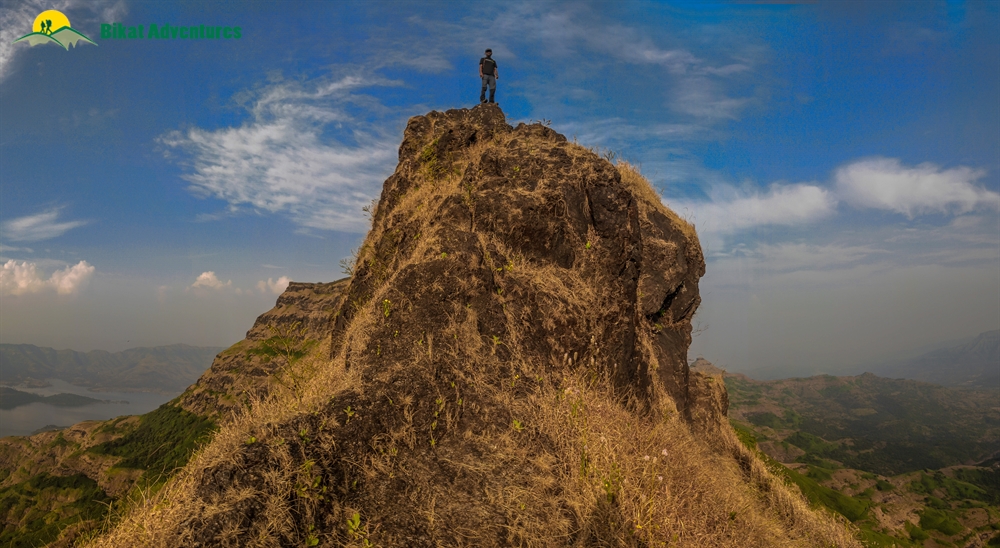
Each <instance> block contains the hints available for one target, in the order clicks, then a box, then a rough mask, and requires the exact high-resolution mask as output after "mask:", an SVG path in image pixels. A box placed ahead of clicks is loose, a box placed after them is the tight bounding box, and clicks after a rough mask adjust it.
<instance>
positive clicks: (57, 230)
mask: <svg viewBox="0 0 1000 548" xmlns="http://www.w3.org/2000/svg"><path fill="white" fill-rule="evenodd" d="M60 211H61V208H54V209H50V210H48V211H43V212H42V213H37V214H35V215H28V216H25V217H18V218H16V219H11V220H10V221H4V223H3V225H0V230H2V232H3V238H4V239H6V240H10V241H14V242H37V241H40V240H48V239H51V238H56V237H58V236H62V235H63V234H65V233H66V232H69V231H70V230H72V229H74V228H77V227H79V226H83V225H85V224H87V223H86V221H66V222H58V218H59V213H60Z"/></svg>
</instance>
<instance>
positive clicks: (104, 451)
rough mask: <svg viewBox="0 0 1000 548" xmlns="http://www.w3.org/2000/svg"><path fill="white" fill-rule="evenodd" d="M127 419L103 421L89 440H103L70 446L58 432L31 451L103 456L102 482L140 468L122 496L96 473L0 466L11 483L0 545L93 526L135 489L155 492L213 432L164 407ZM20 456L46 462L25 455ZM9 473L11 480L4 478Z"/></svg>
mask: <svg viewBox="0 0 1000 548" xmlns="http://www.w3.org/2000/svg"><path fill="white" fill-rule="evenodd" d="M128 418H129V417H120V418H118V419H114V420H110V421H105V422H104V423H103V424H102V425H101V426H99V427H97V428H96V429H95V430H94V431H93V433H92V437H94V438H97V437H100V438H111V439H109V440H108V441H104V442H101V443H97V444H90V443H86V442H85V443H77V442H74V441H70V440H67V439H66V437H64V435H63V433H62V432H60V433H58V434H56V435H55V436H54V438H53V440H52V441H51V442H49V443H48V444H46V446H44V447H40V448H37V449H36V451H35V453H36V454H38V455H49V454H53V453H54V454H58V455H61V456H63V457H64V458H65V461H64V462H68V461H74V460H75V461H79V460H81V459H88V458H89V457H87V454H92V455H97V456H100V457H111V461H114V462H115V463H114V464H113V465H111V466H110V467H109V468H107V469H105V470H103V471H101V472H100V474H101V476H104V477H113V476H116V475H120V474H122V473H123V472H125V473H127V472H128V471H129V470H141V471H142V473H141V474H139V475H138V480H137V481H135V482H134V484H133V486H132V488H131V489H129V491H130V492H126V493H124V494H123V496H119V497H114V496H109V495H108V494H107V493H106V492H105V490H104V489H102V488H101V486H100V485H98V483H97V481H95V478H96V476H95V478H91V477H88V476H87V475H85V474H82V473H75V474H71V475H68V476H55V475H52V474H50V473H49V472H48V471H45V472H41V473H35V474H31V473H30V472H29V473H26V472H27V471H26V470H25V469H24V468H21V469H20V470H6V469H0V478H2V479H4V480H7V479H12V480H15V481H4V482H3V483H4V487H2V488H0V524H2V525H3V530H2V531H0V546H5V547H6V546H8V545H9V546H42V545H45V544H48V543H50V542H52V541H54V540H56V539H57V538H59V536H60V534H63V532H64V529H67V528H69V530H68V531H72V532H73V533H74V534H76V533H80V532H86V531H93V530H95V528H97V529H99V528H100V527H101V526H102V524H103V523H104V521H105V519H106V518H108V512H109V510H111V509H113V508H116V507H117V508H119V509H120V508H121V506H122V503H123V502H124V501H125V500H127V499H128V497H129V496H134V495H135V493H136V492H137V491H139V490H150V489H156V488H157V487H158V486H159V485H162V483H163V482H164V481H165V480H166V478H167V477H168V476H169V475H170V473H171V472H172V471H173V470H175V469H176V468H178V467H182V466H184V464H185V463H186V462H187V460H188V458H189V457H190V455H191V454H192V452H193V451H194V449H195V448H196V447H197V446H198V444H199V443H200V442H201V441H203V440H204V439H205V438H206V437H207V435H208V434H209V433H210V432H211V431H212V430H213V429H214V424H213V423H212V422H210V421H207V420H205V419H203V418H201V417H199V416H197V415H193V414H191V413H188V412H187V411H184V410H182V409H180V408H178V407H175V406H173V405H170V404H164V405H162V406H160V407H159V408H158V409H156V410H154V411H151V412H150V413H147V414H145V415H142V416H141V417H139V420H138V421H129V420H126V419H128ZM23 458H27V459H29V460H31V459H45V460H47V459H48V458H49V457H47V456H46V457H42V456H34V455H33V454H32V452H31V451H26V452H25V454H24V455H23ZM100 461H105V459H104V458H101V459H100ZM12 474H15V477H14V478H10V476H11V475H12ZM16 476H21V477H20V478H18V477H16ZM96 479H102V478H96Z"/></svg>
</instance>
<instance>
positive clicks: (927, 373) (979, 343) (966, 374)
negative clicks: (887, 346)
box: [732, 330, 1000, 388]
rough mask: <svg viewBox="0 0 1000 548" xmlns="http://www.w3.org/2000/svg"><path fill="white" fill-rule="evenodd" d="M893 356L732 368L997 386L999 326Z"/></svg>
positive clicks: (763, 374) (764, 375) (778, 375)
mask: <svg viewBox="0 0 1000 548" xmlns="http://www.w3.org/2000/svg"><path fill="white" fill-rule="evenodd" d="M921 350H922V353H920V354H916V355H912V354H911V355H910V357H903V358H898V359H893V360H885V361H880V362H869V363H867V364H862V365H856V366H847V367H844V368H842V369H841V368H833V369H831V368H823V367H819V366H815V365H812V364H809V363H801V364H795V365H772V366H763V367H756V368H753V369H733V370H732V371H733V372H736V371H738V372H740V373H743V374H745V375H748V376H750V377H752V378H754V379H758V380H776V379H784V378H789V377H810V376H814V375H823V374H833V375H860V374H862V373H875V374H876V375H878V376H880V377H886V378H892V379H911V380H915V381H923V382H929V383H932V384H937V385H940V386H949V387H953V388H1000V330H995V331H985V332H983V333H980V334H979V335H977V336H974V337H968V338H964V339H955V340H951V341H947V342H944V343H937V344H931V345H925V346H923V347H922V348H921V349H917V352H920V351H921Z"/></svg>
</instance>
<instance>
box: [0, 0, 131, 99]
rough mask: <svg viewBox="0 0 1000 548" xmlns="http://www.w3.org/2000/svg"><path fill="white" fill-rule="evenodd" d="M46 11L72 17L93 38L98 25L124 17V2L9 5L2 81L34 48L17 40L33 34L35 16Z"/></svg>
mask: <svg viewBox="0 0 1000 548" xmlns="http://www.w3.org/2000/svg"><path fill="white" fill-rule="evenodd" d="M45 10H58V11H61V12H63V13H65V14H66V15H67V16H69V17H70V24H71V25H72V26H73V28H75V29H80V30H81V31H82V32H83V33H84V34H86V35H87V36H90V37H91V38H94V36H95V35H96V33H98V31H100V27H99V26H98V25H99V24H100V23H102V22H106V21H120V20H121V16H122V15H124V14H125V11H126V9H125V3H124V2H123V1H121V0H88V1H87V2H81V1H78V0H28V1H20V2H8V3H6V4H5V5H4V7H3V9H2V10H0V81H3V79H4V78H6V77H7V76H9V75H10V74H11V73H12V67H13V66H14V65H13V63H12V61H13V60H14V59H15V58H17V57H19V56H21V55H23V54H24V52H26V51H28V50H29V49H32V48H31V47H29V46H28V45H27V44H24V43H19V44H15V43H14V40H17V39H18V38H20V37H22V36H24V35H25V34H28V33H29V32H31V24H32V23H33V22H34V21H35V17H37V16H38V14H39V13H41V12H43V11H45ZM41 47H45V46H41Z"/></svg>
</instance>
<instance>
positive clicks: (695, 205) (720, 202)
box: [667, 184, 837, 234]
mask: <svg viewBox="0 0 1000 548" xmlns="http://www.w3.org/2000/svg"><path fill="white" fill-rule="evenodd" d="M712 194H713V199H712V201H711V202H707V203H705V202H691V201H684V200H677V201H671V202H670V203H668V204H667V205H669V206H670V207H672V208H674V209H675V210H678V211H682V212H683V211H689V212H690V213H691V215H692V217H693V218H692V220H693V221H694V222H695V223H696V224H697V226H698V232H699V233H701V232H708V233H712V234H731V233H734V232H737V231H739V230H743V229H746V228H749V227H753V226H763V225H784V226H791V225H799V224H804V223H809V222H812V221H815V220H818V219H822V218H825V217H828V216H830V215H832V214H833V213H834V211H835V209H836V206H837V199H836V198H835V197H834V196H833V195H832V194H831V193H830V192H829V191H828V190H826V189H824V188H820V187H819V186H816V185H810V184H794V185H779V184H774V185H771V187H770V189H769V190H768V191H767V193H759V192H753V193H749V194H747V193H741V192H739V191H737V190H736V189H734V188H732V187H719V188H716V189H715V190H714V191H713V193H712Z"/></svg>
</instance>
